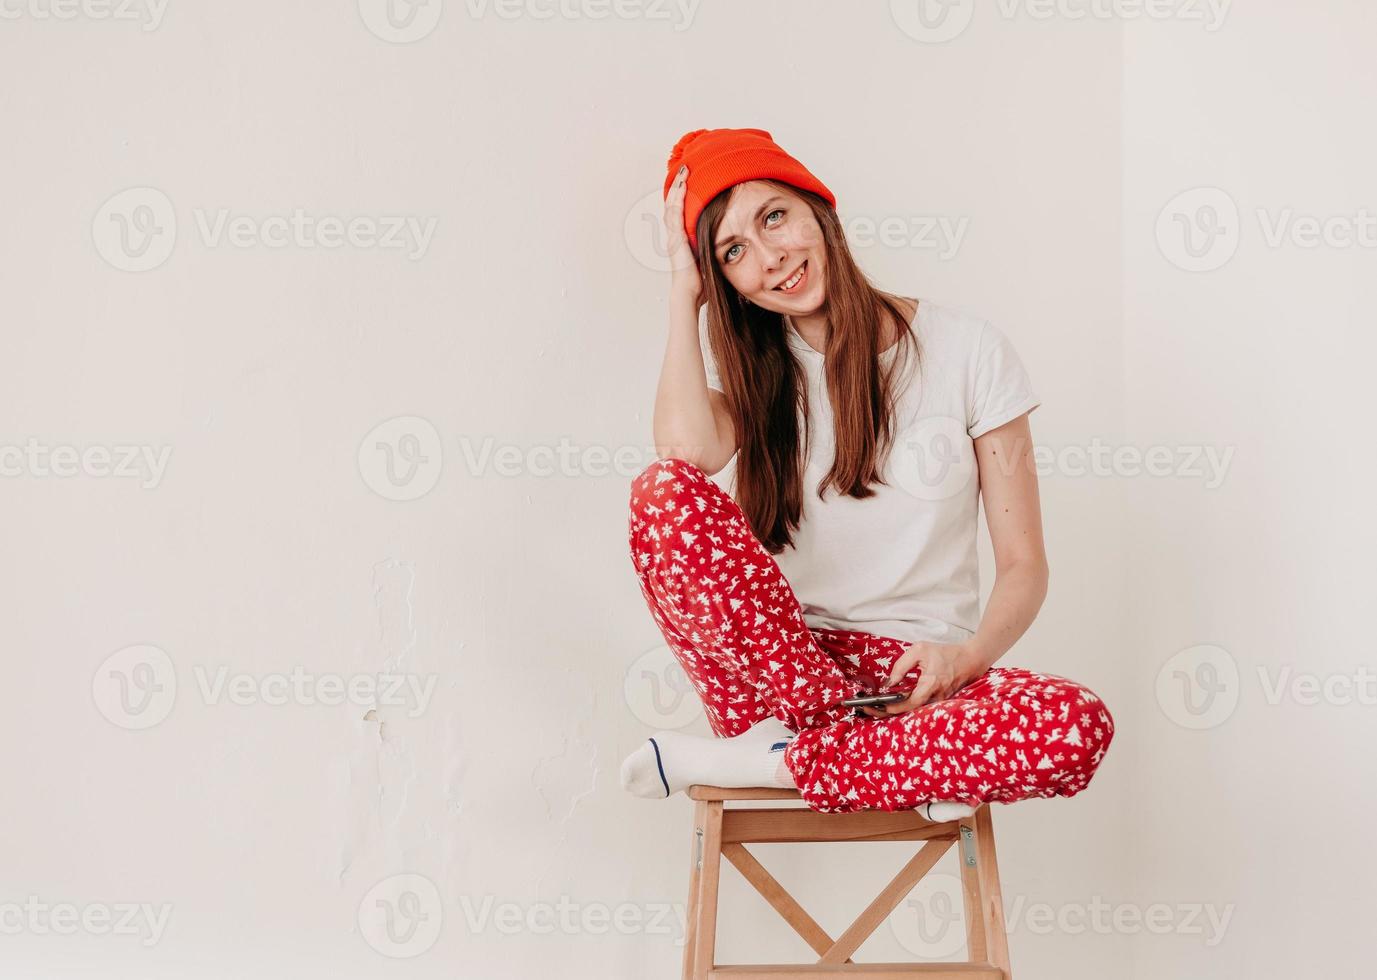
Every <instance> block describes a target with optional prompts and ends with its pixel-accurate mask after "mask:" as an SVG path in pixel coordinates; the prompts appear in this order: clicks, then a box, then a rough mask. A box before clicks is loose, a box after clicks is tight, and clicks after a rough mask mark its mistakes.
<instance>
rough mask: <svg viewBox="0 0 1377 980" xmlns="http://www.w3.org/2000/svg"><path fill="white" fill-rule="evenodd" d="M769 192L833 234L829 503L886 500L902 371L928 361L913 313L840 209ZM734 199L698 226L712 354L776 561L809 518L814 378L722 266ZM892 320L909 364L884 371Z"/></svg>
mask: <svg viewBox="0 0 1377 980" xmlns="http://www.w3.org/2000/svg"><path fill="white" fill-rule="evenodd" d="M764 183H768V184H771V185H773V186H775V187H776V188H778V189H780V190H782V191H785V192H787V193H789V194H793V195H795V196H796V197H799V198H802V199H803V200H804V201H805V202H806V203H807V205H808V206H809V208H811V209H812V212H813V216H814V218H815V219H816V220H817V222H818V226H819V227H820V228H821V229H822V235H823V241H824V246H823V247H824V250H825V253H826V269H825V274H826V276H827V290H826V299H825V301H824V311H825V312H826V315H827V323H828V331H827V345H826V346H827V349H826V351H825V355H824V362H823V363H824V366H825V369H826V378H825V380H826V384H827V393H828V398H829V400H830V401H831V404H832V416H833V420H834V427H835V440H836V456H835V458H834V459H833V462H832V466H831V468H830V469H829V470H828V472H827V474H826V475H825V476H824V477H823V478H822V480H821V481H820V482H819V483H818V486H817V494H818V499H822V497H823V494H824V493H825V492H826V490H827V488H828V487H829V486H831V487H835V488H836V490H837V492H838V493H841V494H845V495H848V496H851V497H855V498H857V499H865V498H866V497H871V496H874V494H875V491H874V490H872V489H870V484H872V483H880V484H882V485H883V484H885V481H884V479H883V478H882V477H881V476H880V468H881V466H882V460H883V457H884V456H885V455H886V454H887V453H888V451H889V449H890V447H891V444H892V442H893V439H894V437H895V432H894V404H895V397H896V391H895V380H894V377H895V375H896V373H897V371H898V370H901V369H902V368H901V367H900V365H903V366H905V367H906V366H907V363H908V362H907V356H908V354H909V353H910V352H911V353H912V354H913V356H914V357H917V356H919V351H918V340H917V338H916V337H915V336H914V335H913V332H912V331H911V330H910V329H909V328H908V320H909V318H908V316H906V315H905V312H904V311H903V310H902V309H901V308H900V307H899V305H898V304H897V303H896V302H895V301H894V300H893V299H891V298H890V297H889V296H888V295H886V294H884V293H882V292H880V290H878V289H876V288H875V287H874V286H873V285H872V284H871V282H870V281H869V279H868V278H867V277H866V275H865V273H864V272H862V271H861V269H860V267H859V266H858V265H857V264H856V261H855V259H854V258H853V257H852V255H851V250H850V249H849V248H848V246H847V243H846V236H845V234H844V233H843V232H842V227H841V221H840V220H839V219H838V217H837V212H836V211H835V210H834V209H833V208H832V206H831V205H830V204H828V203H827V201H826V200H825V199H824V198H822V197H821V196H819V195H817V194H814V193H813V192H812V191H807V190H804V189H803V188H800V187H794V186H792V185H790V184H784V183H781V182H779V181H775V180H766V181H764ZM736 186H739V185H736ZM730 194H731V190H730V189H728V190H726V191H723V192H722V193H720V194H718V195H717V196H716V197H714V198H713V199H712V200H711V201H709V202H708V204H707V206H706V207H705V208H704V209H703V212H702V214H701V215H700V216H699V218H698V268H699V269H700V270H702V278H703V290H704V293H705V294H706V297H707V310H708V344H709V348H710V350H711V352H712V356H713V359H714V360H715V361H716V362H717V367H718V373H719V374H720V375H721V377H722V387H723V390H724V392H725V394H726V396H727V403H728V405H729V406H730V407H731V414H732V420H733V422H734V423H735V425H736V434H737V439H738V455H737V460H736V481H735V482H736V489H735V493H734V496H735V497H736V501H737V503H738V504H739V505H740V506H741V509H742V511H744V512H745V514H746V518H747V520H748V521H750V525H751V530H752V531H753V532H754V534H755V536H756V537H757V538H759V539H760V541H761V543H762V544H763V545H764V546H765V548H766V549H767V550H768V551H769V552H770V553H771V554H778V553H779V552H780V551H782V550H783V549H784V548H785V546H786V545H790V544H792V543H793V533H792V532H793V531H794V530H795V529H797V528H798V526H799V523H800V520H801V515H802V511H803V469H804V456H805V452H806V447H807V444H808V443H807V440H808V438H809V433H808V431H807V419H808V384H807V375H806V373H805V370H804V367H803V364H802V363H801V362H800V361H799V359H798V358H797V357H795V356H794V353H793V351H791V350H790V349H789V343H788V338H787V336H786V325H785V322H784V315H783V314H781V313H774V312H772V311H770V310H766V309H762V308H761V307H759V306H756V305H755V304H754V303H749V302H746V301H745V300H744V299H742V297H741V294H740V293H738V292H737V291H736V288H735V287H734V286H732V285H731V283H729V282H728V281H727V279H726V277H725V276H724V275H723V274H722V270H721V269H720V268H719V267H718V264H717V259H716V257H715V256H714V254H713V247H712V242H713V239H714V237H715V236H716V234H717V226H718V225H719V224H720V223H721V221H722V216H723V215H724V214H725V213H726V210H727V203H728V201H729V199H730ZM886 317H892V318H893V319H894V320H895V322H896V323H897V324H898V327H899V329H898V337H899V339H898V343H899V344H900V345H902V346H903V347H904V351H903V352H902V353H903V355H904V356H903V357H900V358H896V360H895V362H894V364H893V365H891V366H890V369H889V370H882V369H881V364H880V353H881V346H880V345H881V337H882V331H881V329H880V328H881V325H882V324H883V323H884V322H885V319H886ZM801 436H802V438H801Z"/></svg>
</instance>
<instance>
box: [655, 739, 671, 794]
mask: <svg viewBox="0 0 1377 980" xmlns="http://www.w3.org/2000/svg"><path fill="white" fill-rule="evenodd" d="M650 744H651V746H652V747H653V748H654V749H655V770H656V772H658V773H659V774H660V782H661V783H663V784H664V787H665V799H669V797H670V795H671V794H670V792H669V780H668V779H666V778H665V767H664V766H663V765H661V764H660V746H659V745H658V744H657V743H656V741H655V739H653V738H652V739H650Z"/></svg>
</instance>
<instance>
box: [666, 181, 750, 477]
mask: <svg viewBox="0 0 1377 980" xmlns="http://www.w3.org/2000/svg"><path fill="white" fill-rule="evenodd" d="M687 175H688V168H687V167H685V168H682V169H681V170H680V172H679V176H678V177H676V178H675V181H674V183H673V184H672V185H671V186H670V190H669V195H668V196H667V197H666V198H665V229H666V233H667V235H668V239H667V240H668V242H669V258H670V266H671V269H672V272H673V279H672V281H671V283H670V290H669V339H668V342H667V343H666V345H665V360H664V364H663V365H662V366H661V368H660V383H659V387H658V388H657V389H656V392H655V417H654V420H653V422H652V425H653V428H654V437H655V450H656V452H657V453H659V455H660V458H661V459H666V458H670V457H673V458H677V459H683V460H687V461H688V462H690V463H693V464H694V465H695V466H697V467H698V468H699V469H701V470H702V471H703V472H705V473H707V474H708V475H709V476H711V475H712V474H714V473H716V472H717V471H718V470H720V469H722V467H724V466H726V465H727V463H729V462H730V461H731V458H732V457H733V456H734V455H736V430H735V427H734V426H733V425H732V420H731V413H730V411H729V410H728V408H727V396H726V395H724V394H723V393H722V392H720V391H718V390H717V389H716V388H709V387H708V380H707V369H706V368H705V367H704V365H703V350H702V348H701V347H700V346H699V341H698V311H699V310H700V309H701V308H702V306H703V303H704V302H705V298H704V296H703V285H702V278H701V277H700V276H699V274H698V266H697V262H696V261H695V260H694V257H693V251H692V249H691V248H690V247H689V242H688V235H686V234H685V233H684V211H683V206H684V183H685V179H686V177H687Z"/></svg>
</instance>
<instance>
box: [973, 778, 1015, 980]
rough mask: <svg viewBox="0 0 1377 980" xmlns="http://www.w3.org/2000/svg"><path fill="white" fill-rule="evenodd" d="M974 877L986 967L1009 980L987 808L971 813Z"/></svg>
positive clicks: (992, 831) (990, 825) (985, 806)
mask: <svg viewBox="0 0 1377 980" xmlns="http://www.w3.org/2000/svg"><path fill="white" fill-rule="evenodd" d="M975 848H976V874H977V876H978V877H979V879H980V903H981V907H982V909H983V915H982V919H983V920H984V925H985V944H986V948H987V951H988V955H989V957H990V965H991V966H997V967H999V969H1001V970H1003V971H1004V980H1012V977H1013V972H1012V970H1011V969H1010V966H1009V936H1008V933H1007V932H1006V931H1005V923H1004V896H1003V894H1002V893H1001V892H1000V888H999V862H998V861H997V860H996V859H995V840H994V822H993V819H992V817H991V816H990V805H989V804H988V803H986V804H985V805H984V806H982V807H981V808H980V809H979V810H976V811H975Z"/></svg>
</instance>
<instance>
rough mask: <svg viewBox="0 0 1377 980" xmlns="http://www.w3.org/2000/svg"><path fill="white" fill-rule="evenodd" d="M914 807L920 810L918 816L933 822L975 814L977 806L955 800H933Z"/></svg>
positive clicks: (958, 818)
mask: <svg viewBox="0 0 1377 980" xmlns="http://www.w3.org/2000/svg"><path fill="white" fill-rule="evenodd" d="M913 809H915V810H917V811H918V816H920V817H922V818H923V819H924V820H930V821H932V822H933V823H946V822H947V821H948V820H960V819H961V818H962V817H969V816H973V815H974V814H975V807H973V806H969V805H967V804H965V803H957V802H955V801H954V800H933V801H931V802H929V803H919V804H918V805H917V806H915V807H914V808H913Z"/></svg>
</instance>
